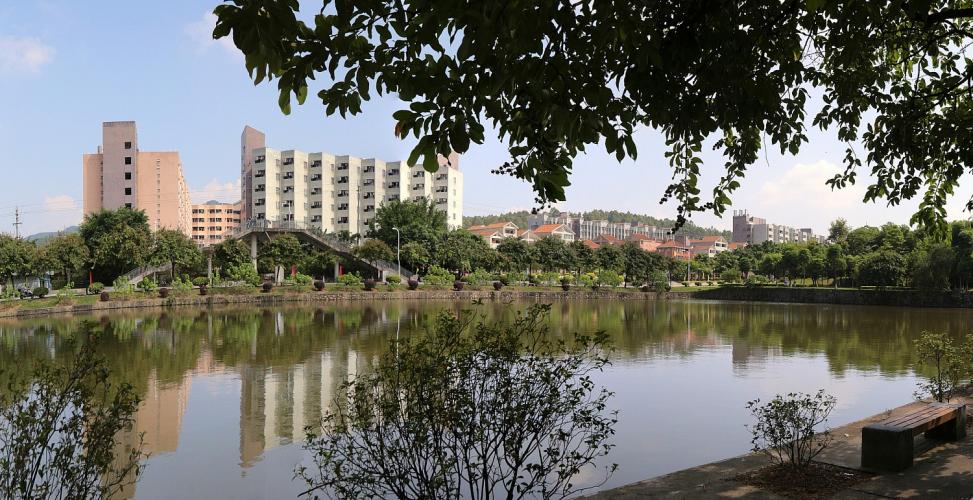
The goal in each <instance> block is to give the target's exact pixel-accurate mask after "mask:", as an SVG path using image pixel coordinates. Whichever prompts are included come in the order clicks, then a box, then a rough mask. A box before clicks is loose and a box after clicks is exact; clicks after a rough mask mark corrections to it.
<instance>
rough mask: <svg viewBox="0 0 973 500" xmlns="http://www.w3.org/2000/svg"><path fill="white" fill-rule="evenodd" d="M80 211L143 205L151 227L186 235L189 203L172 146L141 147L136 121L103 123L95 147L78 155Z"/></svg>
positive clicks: (136, 207) (88, 211)
mask: <svg viewBox="0 0 973 500" xmlns="http://www.w3.org/2000/svg"><path fill="white" fill-rule="evenodd" d="M82 169H83V177H84V213H85V215H87V214H90V213H93V212H97V211H99V210H115V209H118V208H122V207H128V208H134V209H138V210H142V211H144V212H145V215H146V216H147V217H148V219H149V227H151V228H152V230H153V231H155V230H158V229H162V228H166V229H175V230H178V231H182V232H183V233H184V234H186V235H187V236H189V235H190V234H191V228H192V225H191V223H190V220H191V215H192V204H191V202H190V199H189V187H188V186H187V185H186V179H185V178H184V177H183V174H182V163H181V162H180V161H179V153H178V152H176V151H141V150H139V147H138V134H137V133H136V129H135V122H105V123H103V124H102V141H101V146H99V147H98V152H97V153H94V154H86V155H84V157H83V159H82Z"/></svg>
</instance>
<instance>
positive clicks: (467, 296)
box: [0, 288, 693, 319]
mask: <svg viewBox="0 0 973 500" xmlns="http://www.w3.org/2000/svg"><path fill="white" fill-rule="evenodd" d="M692 293H693V292H669V293H668V294H667V296H666V298H665V299H658V298H657V297H656V294H655V293H654V292H641V291H638V290H637V289H631V288H630V289H628V291H624V292H621V291H611V292H610V291H587V290H586V291H579V290H571V291H568V292H565V291H562V290H509V291H504V290H501V291H495V290H462V291H454V290H397V291H377V290H376V291H371V292H366V291H341V292H334V291H322V292H298V293H293V292H291V293H254V294H236V295H233V294H226V295H222V294H209V295H193V296H189V297H168V298H165V299H162V298H144V299H131V300H110V301H108V302H101V301H98V302H94V303H92V304H72V305H63V306H57V305H56V306H51V307H39V308H35V309H10V310H6V311H0V318H15V319H16V318H24V319H27V318H36V317H42V316H60V315H74V314H92V313H98V312H104V311H113V310H125V309H168V308H182V307H212V306H223V305H233V304H252V305H255V306H272V305H276V304H288V303H308V304H312V303H321V302H364V301H390V300H494V301H505V300H552V301H560V300H605V299H608V300H653V301H654V300H671V299H689V298H693V297H692Z"/></svg>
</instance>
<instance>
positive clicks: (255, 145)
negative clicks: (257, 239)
mask: <svg viewBox="0 0 973 500" xmlns="http://www.w3.org/2000/svg"><path fill="white" fill-rule="evenodd" d="M266 146H267V137H266V136H265V135H264V133H263V132H261V131H259V130H257V129H255V128H253V127H251V126H250V125H247V126H245V127H243V133H242V134H240V204H241V208H240V219H242V220H250V219H252V218H253V158H254V155H253V152H254V150H256V149H261V148H263V147H266Z"/></svg>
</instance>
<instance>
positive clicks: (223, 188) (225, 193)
mask: <svg viewBox="0 0 973 500" xmlns="http://www.w3.org/2000/svg"><path fill="white" fill-rule="evenodd" d="M189 197H190V198H192V202H193V203H205V202H207V201H210V200H218V201H225V202H228V203H233V202H236V201H238V200H239V199H240V179H236V180H233V181H221V180H218V179H213V180H211V181H209V182H207V183H206V185H205V186H203V187H202V189H194V190H192V191H191V192H190V193H189Z"/></svg>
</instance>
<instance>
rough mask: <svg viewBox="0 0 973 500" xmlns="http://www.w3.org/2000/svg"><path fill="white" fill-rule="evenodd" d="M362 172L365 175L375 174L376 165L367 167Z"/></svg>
mask: <svg viewBox="0 0 973 500" xmlns="http://www.w3.org/2000/svg"><path fill="white" fill-rule="evenodd" d="M361 171H362V172H364V173H366V174H367V173H370V172H374V171H375V166H374V165H369V166H367V167H364V168H362V169H361Z"/></svg>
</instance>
